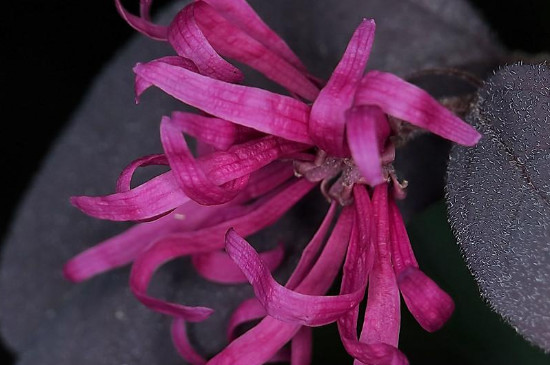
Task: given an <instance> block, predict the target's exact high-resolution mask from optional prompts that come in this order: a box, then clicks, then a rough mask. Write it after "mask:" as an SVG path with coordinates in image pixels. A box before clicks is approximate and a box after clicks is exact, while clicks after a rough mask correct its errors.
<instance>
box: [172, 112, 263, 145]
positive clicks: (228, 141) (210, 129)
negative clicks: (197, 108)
mask: <svg viewBox="0 0 550 365" xmlns="http://www.w3.org/2000/svg"><path fill="white" fill-rule="evenodd" d="M171 120H172V123H173V124H174V125H175V126H177V127H178V129H180V130H181V131H182V132H184V133H186V134H188V135H190V136H192V137H195V138H196V139H197V140H199V141H201V142H203V143H207V144H209V145H211V146H213V147H215V148H216V149H217V150H224V151H225V150H227V149H228V148H229V147H231V146H232V145H233V144H238V143H242V142H245V141H247V140H249V139H251V138H252V137H258V135H259V133H258V132H256V131H254V130H253V129H249V128H246V127H242V126H240V125H237V124H234V123H231V122H228V121H226V120H223V119H219V118H213V117H207V116H203V115H198V114H195V113H186V112H174V113H172V116H171Z"/></svg>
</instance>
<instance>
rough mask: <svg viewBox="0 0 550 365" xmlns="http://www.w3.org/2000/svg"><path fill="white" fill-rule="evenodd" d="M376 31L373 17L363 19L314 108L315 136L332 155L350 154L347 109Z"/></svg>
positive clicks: (311, 125) (313, 128) (311, 123)
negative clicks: (346, 135) (346, 143)
mask: <svg viewBox="0 0 550 365" xmlns="http://www.w3.org/2000/svg"><path fill="white" fill-rule="evenodd" d="M374 30H375V24H374V21H373V20H363V22H361V24H360V25H359V27H358V28H357V30H356V31H355V33H354V34H353V36H352V38H351V40H350V42H349V44H348V47H347V49H346V52H345V53H344V55H343V56H342V59H341V60H340V63H339V64H338V66H336V69H335V70H334V72H333V74H332V76H331V77H330V79H329V81H328V83H327V84H326V86H325V87H324V88H323V89H322V90H321V93H320V94H319V97H318V98H317V99H316V100H315V102H314V103H313V106H312V108H311V120H310V123H309V132H310V134H311V139H313V140H314V141H315V144H316V145H317V146H319V147H320V148H321V149H323V150H325V151H326V152H328V153H329V154H332V155H336V156H340V157H344V156H346V155H347V154H348V153H347V151H346V146H345V141H344V133H345V122H346V118H345V112H346V110H348V109H349V108H350V107H351V105H352V103H353V98H354V96H355V91H356V89H357V86H358V85H359V82H360V80H361V77H362V76H363V73H364V71H365V66H366V64H367V60H368V58H369V54H370V51H371V48H372V43H373V41H374Z"/></svg>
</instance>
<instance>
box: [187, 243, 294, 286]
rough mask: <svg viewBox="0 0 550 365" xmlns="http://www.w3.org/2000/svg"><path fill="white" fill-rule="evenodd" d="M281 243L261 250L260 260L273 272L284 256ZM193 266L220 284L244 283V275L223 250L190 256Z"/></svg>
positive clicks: (202, 274)
mask: <svg viewBox="0 0 550 365" xmlns="http://www.w3.org/2000/svg"><path fill="white" fill-rule="evenodd" d="M284 253H285V251H284V249H283V246H282V245H278V246H277V247H276V248H274V249H272V250H269V251H266V252H261V253H260V257H261V260H262V261H263V262H264V263H265V265H266V266H267V268H268V269H269V271H271V272H273V271H274V270H275V269H277V267H279V265H280V264H281V262H282V261H283V257H284ZM192 262H193V266H194V267H195V269H196V270H197V272H198V273H199V274H200V275H201V276H202V277H204V278H206V279H208V280H210V281H213V282H216V283H222V284H240V283H246V282H247V280H246V277H245V276H244V275H243V273H242V271H241V270H240V269H239V267H238V266H237V265H236V264H235V262H234V261H233V260H231V257H229V255H228V254H227V253H225V252H223V251H213V252H209V253H204V254H199V255H194V256H193V258H192Z"/></svg>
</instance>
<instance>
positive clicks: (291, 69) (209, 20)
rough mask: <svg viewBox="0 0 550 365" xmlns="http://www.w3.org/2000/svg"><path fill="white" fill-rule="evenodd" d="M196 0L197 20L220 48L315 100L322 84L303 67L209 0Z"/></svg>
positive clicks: (213, 43)
mask: <svg viewBox="0 0 550 365" xmlns="http://www.w3.org/2000/svg"><path fill="white" fill-rule="evenodd" d="M195 4H196V8H195V14H196V20H197V23H198V25H199V27H200V28H201V30H202V32H203V34H204V35H205V36H206V38H207V39H208V41H209V42H210V44H211V45H212V47H213V48H214V49H215V50H216V51H217V52H219V53H220V54H221V55H223V56H225V57H228V58H231V59H234V60H235V61H238V62H241V63H244V64H245V65H248V66H250V67H252V68H253V69H255V70H258V71H259V72H261V73H262V74H264V75H265V76H266V77H267V78H269V79H271V80H273V81H275V82H276V83H278V84H280V85H282V86H283V87H285V88H286V89H287V90H289V91H290V92H292V93H295V94H297V95H299V96H301V97H303V98H304V99H306V100H309V101H313V100H314V99H315V98H316V97H317V95H318V94H319V88H318V87H317V86H316V85H315V84H314V83H313V82H312V81H311V80H310V79H309V78H308V76H307V75H306V74H305V73H304V72H303V70H299V69H297V68H296V67H295V66H294V65H293V64H291V63H289V62H288V61H287V60H286V59H285V58H284V57H282V56H281V55H279V54H278V53H276V52H273V51H272V50H271V49H269V48H268V47H266V46H265V45H263V44H262V43H261V42H259V41H257V40H256V39H254V38H253V37H251V36H250V35H248V34H247V33H245V32H244V31H242V30H241V29H240V28H239V27H237V26H236V25H234V24H232V23H231V22H229V21H228V20H227V19H226V18H224V17H223V16H222V15H220V14H218V13H217V12H216V10H215V9H214V8H212V7H211V6H209V5H207V4H206V3H205V2H203V1H199V2H197V3H195Z"/></svg>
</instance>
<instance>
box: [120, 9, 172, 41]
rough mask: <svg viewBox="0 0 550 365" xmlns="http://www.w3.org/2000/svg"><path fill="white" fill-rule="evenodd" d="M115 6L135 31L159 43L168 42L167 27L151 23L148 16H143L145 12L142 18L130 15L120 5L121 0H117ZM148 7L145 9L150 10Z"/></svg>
mask: <svg viewBox="0 0 550 365" xmlns="http://www.w3.org/2000/svg"><path fill="white" fill-rule="evenodd" d="M115 6H116V8H117V10H118V13H119V14H120V16H121V17H122V18H123V19H124V20H126V22H127V23H128V24H130V26H131V27H132V28H134V29H135V30H137V31H138V32H140V33H142V34H145V35H146V36H148V37H150V38H153V39H156V40H159V41H164V40H166V33H167V28H166V27H163V26H160V25H156V24H153V23H151V22H150V21H149V17H148V16H146V17H144V16H143V12H142V17H138V16H135V15H132V14H130V13H129V12H128V11H127V10H126V9H125V8H124V7H123V6H122V4H121V3H120V0H115ZM148 6H149V5H145V9H148ZM142 9H144V8H143V7H142Z"/></svg>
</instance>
